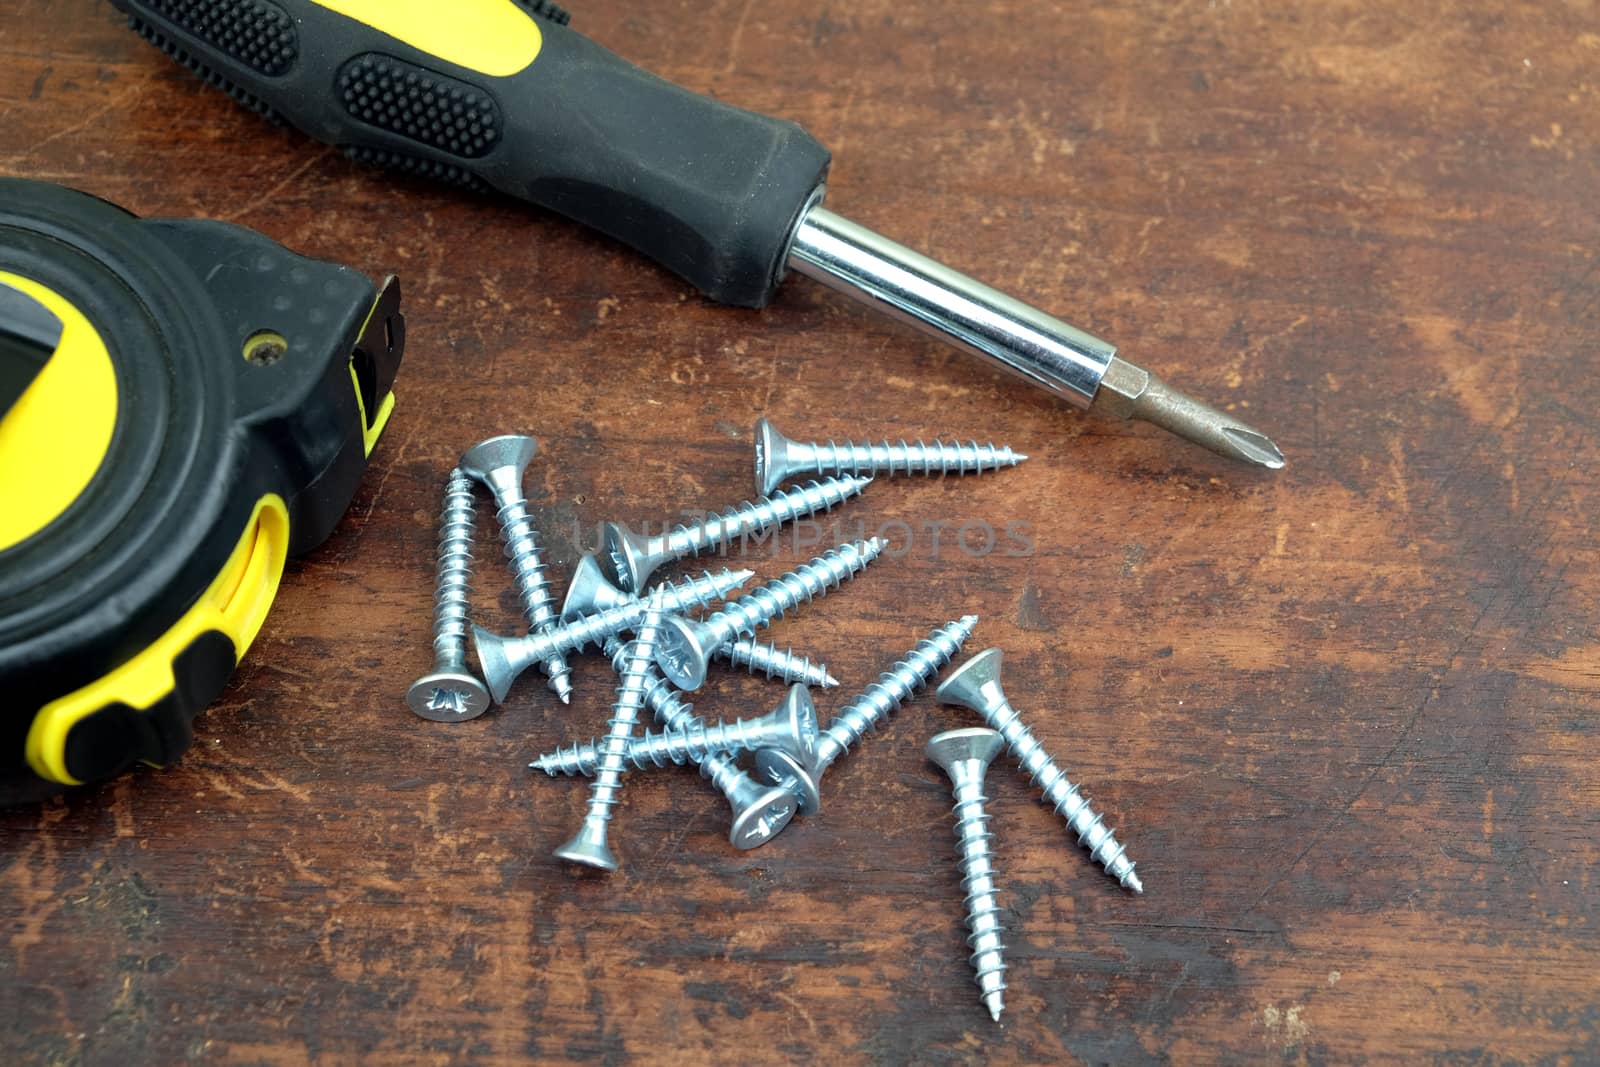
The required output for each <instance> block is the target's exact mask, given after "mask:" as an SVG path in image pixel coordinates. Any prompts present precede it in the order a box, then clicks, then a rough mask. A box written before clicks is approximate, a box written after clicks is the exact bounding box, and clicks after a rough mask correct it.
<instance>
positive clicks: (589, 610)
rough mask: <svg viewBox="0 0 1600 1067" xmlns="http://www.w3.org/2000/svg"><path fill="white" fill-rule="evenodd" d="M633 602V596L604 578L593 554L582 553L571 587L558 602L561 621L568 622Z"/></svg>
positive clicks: (568, 587) (598, 562)
mask: <svg viewBox="0 0 1600 1067" xmlns="http://www.w3.org/2000/svg"><path fill="white" fill-rule="evenodd" d="M632 602H633V598H632V597H630V596H629V595H627V594H626V593H624V592H623V591H622V590H620V589H618V588H617V587H616V586H615V585H613V584H612V583H611V580H610V579H608V578H607V577H606V575H605V571H603V570H601V568H600V561H599V560H598V559H596V558H595V555H594V553H593V552H585V553H584V554H583V558H582V559H580V560H579V561H578V565H577V566H576V567H575V568H573V571H572V584H571V585H569V586H567V596H566V599H565V600H563V601H562V602H561V618H562V619H563V620H565V621H568V622H570V621H571V620H573V619H576V618H578V617H580V616H583V615H598V614H599V613H600V612H602V611H609V610H611V609H612V608H620V607H622V606H623V605H624V604H631V603H632Z"/></svg>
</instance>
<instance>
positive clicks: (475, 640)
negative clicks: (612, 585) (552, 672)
mask: <svg viewBox="0 0 1600 1067" xmlns="http://www.w3.org/2000/svg"><path fill="white" fill-rule="evenodd" d="M751 574H752V572H750V571H727V570H725V571H722V572H720V573H718V574H709V573H708V574H706V575H704V576H702V577H699V578H695V579H693V580H692V581H684V582H678V583H676V584H674V583H663V584H662V585H661V586H660V587H659V589H657V590H652V593H656V592H659V593H660V595H661V600H662V601H663V602H665V601H666V600H667V599H669V598H670V599H672V600H673V601H674V602H675V603H676V602H683V603H699V604H704V603H708V602H709V601H711V600H717V599H720V598H722V597H723V596H725V595H727V594H728V593H731V592H732V591H733V590H735V589H737V588H739V587H740V586H741V585H743V584H744V583H745V582H747V581H749V580H750V578H751ZM645 607H646V602H645V601H643V600H639V599H638V598H630V600H629V601H628V602H627V603H624V604H621V605H619V606H617V607H614V608H611V609H609V610H607V611H602V612H599V613H597V614H594V615H580V616H579V617H578V618H576V619H574V620H572V621H570V622H563V623H557V624H556V625H554V626H549V627H546V628H545V629H543V630H540V631H539V632H538V633H528V634H522V635H521V636H519V637H504V636H501V635H499V634H495V633H491V632H489V631H488V630H485V629H484V628H483V627H481V626H474V627H473V628H472V645H473V649H474V650H475V651H476V652H477V654H478V665H479V666H480V667H482V668H483V680H484V681H485V682H487V683H488V685H489V693H490V694H491V695H492V696H493V697H494V699H495V701H496V702H497V703H498V702H500V701H503V700H505V698H506V694H507V693H509V692H510V691H511V685H512V683H513V682H515V681H516V680H517V677H518V676H519V675H520V674H521V673H522V672H523V671H525V670H527V669H528V668H529V667H530V666H532V665H533V664H535V663H538V662H540V661H541V660H545V659H547V658H548V657H550V656H552V655H559V654H561V653H565V652H576V651H578V650H580V649H582V648H586V647H587V646H589V645H599V644H601V643H602V642H603V641H604V640H605V639H606V638H607V637H610V636H612V635H614V634H619V633H622V632H623V631H624V630H632V629H634V628H635V627H636V626H637V625H638V624H639V621H640V620H641V619H643V618H644V613H645Z"/></svg>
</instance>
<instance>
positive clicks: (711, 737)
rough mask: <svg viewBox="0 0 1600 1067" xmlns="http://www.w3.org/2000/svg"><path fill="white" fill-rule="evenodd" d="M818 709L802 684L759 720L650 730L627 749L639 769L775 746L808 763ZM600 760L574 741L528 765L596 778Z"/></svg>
mask: <svg viewBox="0 0 1600 1067" xmlns="http://www.w3.org/2000/svg"><path fill="white" fill-rule="evenodd" d="M817 736H818V731H817V709H816V707H815V706H813V705H812V703H811V694H810V693H809V692H808V691H807V690H806V687H805V686H803V685H793V686H790V687H789V693H788V695H787V696H785V697H784V698H783V701H782V702H781V703H780V704H779V705H778V706H777V707H776V708H774V709H772V711H770V712H768V713H767V714H766V715H763V716H761V717H760V718H759V719H735V720H734V721H733V722H731V723H730V722H718V723H717V724H716V725H714V726H707V725H706V724H705V722H704V720H701V721H699V722H696V723H694V724H693V725H690V726H684V727H678V728H675V729H672V730H668V731H663V732H661V733H650V732H648V731H647V732H646V733H645V734H644V736H643V737H640V738H637V739H635V740H634V741H633V742H632V743H630V744H629V745H628V750H627V753H626V755H627V758H628V760H629V761H630V762H631V763H632V764H633V765H634V766H635V767H637V768H639V769H640V770H646V769H648V768H650V767H665V766H667V765H668V764H673V763H675V764H678V765H679V766H682V765H683V764H685V763H689V762H695V763H699V762H701V761H702V760H704V759H705V758H706V757H707V756H713V755H717V754H725V755H730V756H731V755H734V754H735V753H739V752H749V751H751V750H753V749H757V748H762V747H764V746H770V747H774V748H781V749H784V750H786V751H788V752H792V753H794V755H796V756H797V757H799V758H800V759H802V760H805V761H807V762H809V761H810V759H811V757H812V755H813V753H815V751H816V747H817ZM599 761H600V746H599V744H598V743H596V742H592V741H591V742H590V743H588V744H583V743H581V742H580V743H575V744H573V745H572V746H570V747H568V748H560V749H557V750H556V751H554V752H551V753H547V754H546V755H543V756H540V757H539V758H538V759H536V760H534V761H533V762H532V763H530V764H528V766H529V767H531V768H533V769H534V770H539V771H543V772H545V773H546V774H548V775H550V776H551V777H552V778H553V777H555V776H556V775H574V774H584V775H593V774H594V772H595V768H596V766H598V764H599Z"/></svg>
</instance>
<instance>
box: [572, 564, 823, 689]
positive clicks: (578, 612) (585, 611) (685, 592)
mask: <svg viewBox="0 0 1600 1067" xmlns="http://www.w3.org/2000/svg"><path fill="white" fill-rule="evenodd" d="M735 573H738V574H743V575H746V576H747V579H748V577H752V576H753V575H754V572H752V571H737V572H735ZM740 584H741V585H743V584H744V583H743V582H741V583H740ZM667 588H669V595H668V597H667V599H666V602H665V603H664V604H663V605H662V607H663V608H664V609H665V610H666V611H667V613H668V614H681V613H684V612H688V611H692V610H694V609H695V608H697V607H705V608H710V606H711V605H710V603H709V598H708V599H701V600H697V599H695V598H694V596H693V594H694V592H695V587H694V586H690V585H682V586H668V587H667ZM729 591H730V592H731V590H729ZM680 594H681V595H680ZM638 599H639V598H638V596H637V595H636V594H634V593H627V592H624V591H623V590H621V589H619V588H617V586H616V585H615V584H614V583H613V582H612V581H611V580H610V579H609V578H607V577H606V576H605V572H604V571H602V570H601V569H600V561H599V560H598V559H596V558H595V555H594V553H592V552H586V553H584V555H583V558H582V559H580V560H579V561H578V565H577V567H575V568H574V569H573V572H572V584H571V585H569V586H568V587H567V596H566V599H565V600H563V601H562V604H561V618H562V619H563V620H566V621H572V620H576V619H581V618H583V617H584V616H586V615H594V614H598V613H599V612H603V611H609V610H611V609H612V608H619V607H624V606H626V605H629V604H633V603H637V602H638ZM716 654H717V658H718V659H725V660H728V661H730V662H731V663H733V664H734V665H735V666H738V667H746V668H748V669H749V670H750V672H751V673H752V674H754V673H755V672H756V671H758V670H759V671H762V672H764V673H765V674H766V676H767V677H768V678H781V679H782V680H783V681H784V682H785V683H794V682H802V683H804V684H806V685H809V686H814V687H816V688H820V689H826V688H829V687H831V686H836V685H838V684H839V680H838V679H837V678H835V677H833V675H831V674H829V673H828V667H827V664H824V663H815V664H814V663H812V662H811V660H810V659H808V658H806V657H804V656H797V655H795V654H794V650H793V649H790V650H788V651H786V652H785V651H780V650H779V649H778V647H777V646H776V645H771V644H767V645H763V644H759V643H758V642H755V641H750V640H745V639H743V638H741V639H739V640H737V641H734V642H733V643H732V644H728V645H724V646H722V647H721V648H719V649H717V653H716Z"/></svg>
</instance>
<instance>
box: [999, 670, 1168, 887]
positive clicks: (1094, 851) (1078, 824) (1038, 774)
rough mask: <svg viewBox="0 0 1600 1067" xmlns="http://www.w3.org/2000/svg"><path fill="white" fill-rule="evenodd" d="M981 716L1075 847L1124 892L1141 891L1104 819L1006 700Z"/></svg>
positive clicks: (1122, 848)
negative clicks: (1062, 822)
mask: <svg viewBox="0 0 1600 1067" xmlns="http://www.w3.org/2000/svg"><path fill="white" fill-rule="evenodd" d="M983 717H984V718H985V719H986V720H988V723H989V726H990V727H991V728H993V729H994V730H996V731H998V732H999V734H1000V736H1001V737H1003V738H1005V741H1006V746H1007V747H1008V748H1010V750H1011V754H1012V755H1013V756H1015V757H1016V759H1017V762H1018V763H1020V764H1021V765H1022V769H1023V770H1024V771H1027V772H1028V776H1029V777H1030V778H1032V779H1033V784H1034V785H1036V786H1038V787H1039V788H1040V789H1041V790H1043V791H1044V799H1045V800H1046V801H1047V802H1048V803H1049V804H1050V805H1051V806H1052V807H1054V808H1055V809H1056V813H1057V814H1058V815H1060V816H1061V817H1062V818H1063V819H1065V820H1066V821H1067V825H1068V826H1069V827H1071V829H1072V831H1073V833H1075V834H1077V835H1078V844H1079V845H1082V846H1083V847H1084V848H1086V849H1088V850H1089V858H1090V859H1092V860H1094V861H1095V862H1096V863H1098V864H1100V866H1102V867H1104V868H1105V870H1106V873H1107V874H1109V875H1110V876H1111V877H1113V878H1115V879H1116V880H1117V881H1118V883H1120V884H1121V885H1122V888H1124V889H1131V890H1133V891H1134V892H1136V893H1142V892H1144V886H1143V884H1142V883H1141V882H1140V881H1139V876H1138V875H1136V874H1134V873H1133V868H1134V864H1133V862H1132V861H1131V860H1129V859H1128V850H1127V849H1126V848H1125V847H1123V845H1122V843H1121V842H1119V841H1118V840H1117V838H1116V834H1115V832H1114V831H1113V830H1112V829H1111V828H1110V827H1108V826H1106V824H1105V817H1104V816H1102V815H1100V814H1098V813H1097V812H1096V811H1095V810H1094V808H1092V807H1091V806H1090V805H1089V801H1088V798H1086V797H1085V796H1084V795H1083V794H1082V793H1080V792H1079V791H1078V787H1077V786H1075V785H1073V784H1072V782H1071V781H1070V780H1069V779H1068V778H1067V775H1066V772H1065V771H1063V770H1062V769H1061V768H1060V767H1059V766H1058V765H1057V764H1056V761H1055V760H1054V759H1052V758H1051V757H1050V754H1049V753H1048V752H1046V751H1045V750H1044V746H1043V745H1041V744H1040V743H1039V739H1038V738H1036V737H1034V736H1033V731H1032V730H1030V729H1028V727H1027V726H1025V725H1024V724H1023V722H1022V718H1021V716H1019V715H1018V714H1017V710H1016V709H1015V708H1013V707H1012V706H1011V702H1010V701H1009V700H1001V701H999V702H998V703H997V704H995V705H993V706H992V707H990V708H988V709H986V710H984V712H983Z"/></svg>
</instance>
